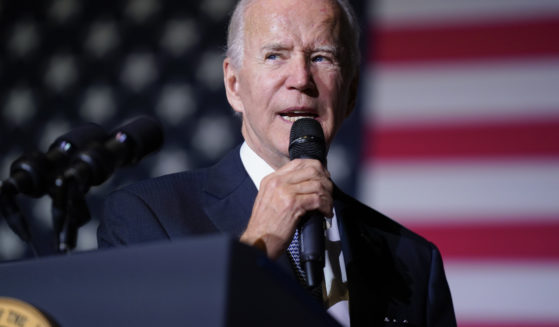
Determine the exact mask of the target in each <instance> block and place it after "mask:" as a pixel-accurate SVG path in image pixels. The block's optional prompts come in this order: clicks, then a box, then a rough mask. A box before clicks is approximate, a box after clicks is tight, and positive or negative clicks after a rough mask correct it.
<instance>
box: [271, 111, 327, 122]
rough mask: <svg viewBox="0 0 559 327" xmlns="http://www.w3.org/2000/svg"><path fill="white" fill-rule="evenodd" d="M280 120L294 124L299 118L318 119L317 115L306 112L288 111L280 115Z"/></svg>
mask: <svg viewBox="0 0 559 327" xmlns="http://www.w3.org/2000/svg"><path fill="white" fill-rule="evenodd" d="M280 116H281V118H283V119H285V120H287V121H290V122H295V121H297V120H299V119H301V118H312V119H314V118H316V117H318V115H317V114H315V113H312V112H308V111H289V112H284V113H281V114H280Z"/></svg>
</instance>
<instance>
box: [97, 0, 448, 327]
mask: <svg viewBox="0 0 559 327" xmlns="http://www.w3.org/2000/svg"><path fill="white" fill-rule="evenodd" d="M358 38H359V31H358V24H357V21H356V18H355V15H354V13H353V10H352V8H351V7H350V5H349V4H348V3H347V1H346V0H337V1H336V0H281V1H278V0H241V1H240V2H239V3H238V4H237V7H236V9H235V11H234V13H233V15H232V17H231V21H230V25H229V34H228V40H227V56H226V58H225V60H224V61H223V73H224V83H225V90H226V96H227V99H228V101H229V103H230V105H231V107H232V108H233V110H235V111H236V112H237V113H238V114H239V115H240V117H241V119H242V131H241V132H242V135H243V137H244V143H243V144H242V145H239V146H238V147H237V148H235V149H234V150H232V151H231V152H230V153H229V154H228V155H226V156H225V157H224V158H223V159H222V160H221V161H220V162H218V163H217V164H216V165H215V166H212V167H209V168H205V169H200V170H195V171H188V172H181V173H176V174H172V175H166V176H162V177H158V178H154V179H150V180H147V181H142V182H139V183H135V184H132V185H131V186H127V187H126V188H124V189H122V190H119V191H116V192H114V193H112V194H111V195H110V196H109V197H108V199H107V200H106V210H105V216H104V217H103V219H102V222H101V225H100V227H99V231H98V241H99V246H100V247H106V246H116V245H123V244H132V243H138V242H147V241H153V240H159V239H175V238H181V237H188V236H192V235H202V234H211V233H228V234H231V235H235V236H236V237H238V238H239V240H240V241H241V242H244V243H246V244H249V245H252V246H255V247H258V248H260V249H261V250H262V251H265V253H266V254H267V255H268V257H269V258H271V259H273V260H276V261H277V262H278V263H280V265H281V264H283V265H284V266H286V267H287V269H289V270H291V272H292V273H293V276H294V278H297V277H298V279H299V280H300V281H301V283H302V284H303V285H304V284H305V278H304V276H305V275H302V274H301V273H300V272H301V267H300V265H299V262H298V248H297V247H295V246H293V243H294V242H298V240H299V237H298V234H299V232H298V228H297V227H298V226H299V224H300V223H301V220H302V219H303V217H305V215H306V214H307V213H309V212H314V213H319V214H320V215H321V216H323V217H321V219H324V222H325V223H324V225H325V230H324V234H325V238H324V248H325V250H324V251H325V262H326V263H325V265H324V268H323V271H322V272H323V278H322V279H321V285H319V292H318V293H316V292H315V294H318V296H319V298H320V300H321V302H322V303H323V304H324V305H325V307H326V308H327V310H328V312H329V313H330V314H331V315H333V316H334V317H335V318H336V319H337V320H338V321H339V322H340V323H341V324H342V325H346V326H348V325H350V324H351V325H352V326H361V325H365V326H410V327H411V326H427V327H435V326H440V327H449V326H456V321H455V317H454V311H453V306H452V300H451V296H450V291H449V288H448V284H447V281H446V277H445V274H444V269H443V265H442V260H441V256H440V253H439V251H438V250H437V248H436V247H435V246H434V245H433V244H432V243H430V242H428V241H426V240H425V239H423V238H422V237H420V236H418V235H416V234H414V233H413V232H411V231H409V230H408V229H406V228H404V227H403V226H401V225H399V224H398V223H396V222H394V221H392V220H391V219H389V218H387V217H385V216H384V215H382V214H380V213H379V212H377V211H375V210H373V209H371V208H369V207H367V206H365V205H364V204H362V203H360V202H358V201H357V200H355V199H353V198H351V197H350V196H348V195H346V194H344V193H343V192H342V191H341V190H339V189H338V188H337V187H336V186H335V185H334V184H333V182H332V180H331V178H330V174H329V172H328V168H327V165H324V164H322V163H321V162H320V161H319V160H315V159H311V158H307V159H301V158H299V159H294V160H290V156H289V141H290V131H291V128H292V125H293V124H294V122H295V121H297V120H298V119H301V118H306V119H309V118H311V119H313V120H315V121H316V122H318V124H319V126H320V127H321V129H322V131H323V135H324V143H325V148H326V149H327V148H328V146H329V145H330V143H331V142H332V139H333V138H334V137H335V135H336V132H337V131H338V129H339V128H340V126H341V124H342V122H343V121H344V120H345V118H346V117H348V115H350V113H351V112H352V109H353V106H354V103H355V98H356V90H357V84H358V79H359V77H358V74H359V71H358V67H359V49H358Z"/></svg>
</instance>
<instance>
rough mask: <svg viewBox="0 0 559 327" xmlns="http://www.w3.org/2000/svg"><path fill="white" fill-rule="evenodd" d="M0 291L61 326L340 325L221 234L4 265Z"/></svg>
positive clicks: (259, 257) (261, 259) (270, 265)
mask: <svg viewBox="0 0 559 327" xmlns="http://www.w3.org/2000/svg"><path fill="white" fill-rule="evenodd" d="M0 297H9V298H15V299H18V300H22V301H24V302H26V303H28V304H31V305H32V306H34V307H35V308H37V309H39V310H40V311H41V312H42V313H43V314H45V315H46V316H47V317H49V318H50V319H51V320H52V321H53V323H54V324H55V325H57V326H60V327H81V326H83V327H89V326H91V327H99V326H134V327H140V326H150V327H153V326H338V325H337V323H336V322H335V321H334V320H333V319H332V318H331V317H330V316H329V315H328V314H327V313H326V311H325V310H324V309H323V308H322V307H321V306H320V305H319V304H318V303H317V302H316V301H315V300H314V299H312V298H311V296H310V295H308V294H307V293H306V292H305V291H304V290H303V289H302V288H301V287H300V286H299V285H297V282H296V281H295V280H293V279H292V278H291V277H289V276H287V275H285V273H284V272H283V271H282V270H281V269H280V268H279V267H278V266H276V264H275V263H274V262H271V261H269V260H268V259H267V258H266V256H265V255H264V254H263V253H261V252H260V251H258V250H256V249H253V248H251V247H248V246H245V245H243V244H240V243H238V242H237V241H236V240H233V239H231V238H229V237H227V236H217V235H216V236H209V237H200V238H192V239H185V240H184V241H179V242H165V243H151V244H142V245H135V246H129V247H121V248H114V249H107V250H97V251H89V252H80V253H75V254H71V255H66V256H55V257H49V258H39V259H34V260H29V261H22V262H11V263H3V264H0Z"/></svg>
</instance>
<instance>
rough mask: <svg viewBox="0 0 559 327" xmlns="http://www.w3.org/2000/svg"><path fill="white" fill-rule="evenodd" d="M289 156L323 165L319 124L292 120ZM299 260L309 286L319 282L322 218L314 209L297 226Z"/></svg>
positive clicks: (322, 243) (322, 242) (320, 275)
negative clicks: (314, 160) (298, 231)
mask: <svg viewBox="0 0 559 327" xmlns="http://www.w3.org/2000/svg"><path fill="white" fill-rule="evenodd" d="M289 158H290V159H291V160H293V159H298V158H301V159H316V160H319V161H320V162H322V164H323V165H325V164H326V144H325V142H324V132H323V131H322V127H321V126H320V123H319V122H318V121H316V120H314V119H312V118H301V119H298V120H297V121H295V122H294V123H293V126H292V127H291V134H290V137H289ZM299 228H300V233H299V235H300V252H299V255H300V257H301V263H302V264H303V266H304V269H305V274H306V277H307V284H308V286H309V287H315V286H319V285H320V284H321V283H322V278H323V269H324V217H323V215H322V214H321V213H320V212H318V211H312V212H308V213H307V214H306V215H305V216H304V217H303V219H302V221H301V225H300V227H299Z"/></svg>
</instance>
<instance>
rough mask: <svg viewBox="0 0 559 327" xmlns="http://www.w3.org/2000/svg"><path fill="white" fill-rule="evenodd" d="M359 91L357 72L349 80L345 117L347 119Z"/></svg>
mask: <svg viewBox="0 0 559 327" xmlns="http://www.w3.org/2000/svg"><path fill="white" fill-rule="evenodd" d="M358 89H359V72H356V73H355V76H354V77H353V79H352V80H351V83H350V84H349V91H348V97H347V99H348V103H347V111H346V114H345V117H346V118H347V117H349V115H350V114H351V113H352V112H353V109H354V108H355V102H356V101H357V90H358Z"/></svg>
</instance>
